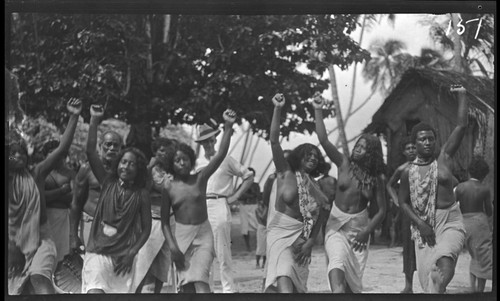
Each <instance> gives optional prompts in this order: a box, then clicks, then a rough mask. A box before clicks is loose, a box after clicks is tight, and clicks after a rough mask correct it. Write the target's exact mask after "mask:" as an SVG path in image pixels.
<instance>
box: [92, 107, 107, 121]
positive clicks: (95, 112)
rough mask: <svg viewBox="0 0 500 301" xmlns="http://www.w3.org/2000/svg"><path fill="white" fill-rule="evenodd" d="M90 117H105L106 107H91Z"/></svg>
mask: <svg viewBox="0 0 500 301" xmlns="http://www.w3.org/2000/svg"><path fill="white" fill-rule="evenodd" d="M90 116H92V117H96V118H101V117H102V116H104V107H103V106H102V105H91V106H90Z"/></svg>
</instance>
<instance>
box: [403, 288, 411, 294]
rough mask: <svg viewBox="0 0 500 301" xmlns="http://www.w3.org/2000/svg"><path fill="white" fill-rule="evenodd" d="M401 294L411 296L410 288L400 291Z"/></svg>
mask: <svg viewBox="0 0 500 301" xmlns="http://www.w3.org/2000/svg"><path fill="white" fill-rule="evenodd" d="M401 294H413V290H412V288H411V287H405V288H404V289H403V290H402V291H401Z"/></svg>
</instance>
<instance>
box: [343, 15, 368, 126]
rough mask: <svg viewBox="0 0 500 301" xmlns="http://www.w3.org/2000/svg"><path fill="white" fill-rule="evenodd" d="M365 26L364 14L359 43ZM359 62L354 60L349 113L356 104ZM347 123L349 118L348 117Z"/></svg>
mask: <svg viewBox="0 0 500 301" xmlns="http://www.w3.org/2000/svg"><path fill="white" fill-rule="evenodd" d="M365 26H366V15H363V24H362V25H361V34H360V35H359V41H358V44H359V45H361V42H362V41H363V35H364V33H365ZM357 66H358V62H354V71H353V74H352V84H351V99H350V100H349V109H347V115H349V114H350V113H351V110H352V106H353V104H354V95H355V94H356V78H357V71H358V68H357ZM346 123H347V118H346Z"/></svg>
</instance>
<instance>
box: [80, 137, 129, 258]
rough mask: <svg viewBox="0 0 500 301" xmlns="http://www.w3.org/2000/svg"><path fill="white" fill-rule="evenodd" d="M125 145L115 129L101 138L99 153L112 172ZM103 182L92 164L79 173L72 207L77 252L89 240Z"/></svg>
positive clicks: (82, 167) (81, 250) (106, 167)
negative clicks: (95, 173) (114, 163)
mask: <svg viewBox="0 0 500 301" xmlns="http://www.w3.org/2000/svg"><path fill="white" fill-rule="evenodd" d="M122 147H123V138H122V136H120V134H118V133H117V132H115V131H111V130H109V131H106V132H104V133H103V134H102V135H101V139H100V141H99V155H100V159H101V162H102V163H103V165H104V168H105V169H106V171H107V172H108V173H112V171H111V169H112V165H113V161H115V160H116V159H117V156H118V153H119V152H120V150H121V149H122ZM100 193H101V185H100V184H99V181H97V179H96V177H95V175H94V173H93V172H92V169H91V168H90V164H89V163H88V162H87V163H85V164H83V165H82V166H81V167H80V169H79V170H78V173H77V174H76V177H75V187H74V189H73V202H72V204H71V209H70V223H71V229H70V231H71V232H70V235H71V238H72V239H71V248H72V249H73V250H76V252H77V253H83V251H84V250H85V246H86V245H87V244H88V240H89V235H90V228H91V227H92V221H93V220H94V215H95V210H96V207H97V202H98V200H99V195H100Z"/></svg>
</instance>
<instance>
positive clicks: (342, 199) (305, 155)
mask: <svg viewBox="0 0 500 301" xmlns="http://www.w3.org/2000/svg"><path fill="white" fill-rule="evenodd" d="M450 91H451V92H452V93H456V95H457V100H458V112H457V126H456V127H455V129H454V130H453V131H452V133H451V135H450V137H449V138H448V139H447V141H446V142H445V143H444V145H443V146H442V148H441V150H440V152H439V153H438V154H436V152H435V148H436V132H435V130H434V129H433V128H432V127H431V126H430V125H428V124H425V123H420V124H418V125H416V126H415V127H413V129H412V133H411V142H412V143H414V145H415V147H416V158H415V159H414V160H413V161H412V162H410V163H408V164H405V166H403V167H401V168H400V169H399V171H398V177H400V188H399V191H398V194H397V198H396V196H395V193H394V192H392V194H393V197H394V198H395V199H396V202H398V203H399V205H400V206H401V208H402V210H403V213H404V215H405V216H406V217H407V218H408V219H409V221H410V226H409V228H410V231H411V234H410V236H411V239H412V240H413V241H414V242H415V243H414V245H415V246H414V251H415V258H416V266H417V272H418V277H419V281H420V284H421V286H422V288H423V290H424V292H428V293H444V292H445V291H446V287H447V285H448V284H449V283H450V281H451V279H452V278H453V275H454V273H455V265H456V261H457V259H458V255H459V253H460V252H461V250H462V248H463V246H464V243H465V242H466V234H465V233H466V231H465V227H464V222H463V218H462V214H461V211H460V204H459V203H458V202H457V201H456V200H457V198H458V199H459V200H460V199H461V200H462V202H463V203H467V202H468V201H467V197H464V193H463V192H461V187H458V188H457V197H455V194H454V192H453V187H454V186H453V178H454V177H453V175H452V173H451V170H452V157H453V155H454V154H455V153H456V151H457V149H458V147H459V146H460V143H461V141H462V139H463V137H464V135H465V131H466V129H467V126H468V120H467V110H468V105H467V99H466V97H465V89H464V88H463V87H461V86H452V87H451V88H450ZM273 103H274V105H275V109H274V113H273V121H272V124H271V132H270V140H271V148H272V152H273V161H274V163H275V166H276V169H277V173H276V188H275V189H276V198H275V204H272V203H270V205H269V212H270V214H269V216H268V233H267V235H268V237H267V256H268V266H267V272H266V280H265V285H264V287H265V291H266V292H270V291H273V290H275V291H278V292H285V293H293V292H306V291H307V287H306V283H307V277H308V264H309V262H310V256H311V249H312V245H313V243H314V240H315V236H316V235H317V234H318V232H319V229H318V228H319V226H320V225H321V224H322V223H323V222H322V220H323V219H324V218H325V217H324V216H323V214H322V212H325V211H326V212H328V209H329V208H328V207H327V206H326V204H327V202H326V201H325V196H324V195H323V196H322V195H321V193H320V192H319V189H318V187H316V185H315V183H314V181H312V180H311V176H312V177H314V176H317V175H318V174H319V173H321V169H322V168H323V167H322V166H323V164H324V159H323V158H322V156H321V153H320V151H319V149H317V148H316V147H315V146H313V145H310V144H303V145H301V146H299V147H297V148H296V149H295V150H294V151H292V153H291V155H289V156H288V157H287V158H286V159H285V156H284V153H283V150H282V149H281V145H280V144H279V139H278V138H279V119H280V113H281V108H282V107H283V105H284V104H285V101H284V97H283V95H281V94H278V95H276V96H275V97H274V98H273ZM313 106H314V108H315V122H316V134H317V135H318V139H319V141H320V144H321V146H322V147H323V149H324V150H325V153H326V155H327V156H328V157H329V158H330V159H331V161H332V162H333V163H334V164H335V165H336V166H337V168H338V183H337V188H336V195H335V201H334V203H333V204H332V208H331V209H330V215H329V216H328V217H327V218H328V221H327V224H326V230H325V252H326V256H327V260H328V269H327V270H328V280H329V285H330V289H331V290H332V292H334V293H342V292H355V293H359V292H361V291H362V276H363V272H364V268H365V264H366V259H367V256H368V245H369V237H370V233H372V232H373V230H374V229H375V227H376V226H377V224H378V223H380V222H381V220H382V219H383V217H384V214H385V211H386V210H385V196H384V193H385V189H386V186H385V179H384V176H383V174H384V172H383V161H382V152H381V146H380V141H378V139H377V138H375V137H373V136H370V135H362V136H361V137H360V138H359V139H358V141H357V142H356V145H355V146H354V150H353V153H352V155H351V157H347V156H346V155H344V154H342V153H340V152H339V151H338V150H337V148H336V147H335V146H334V145H333V144H332V143H331V142H330V141H328V138H327V134H326V130H325V126H324V123H323V116H322V108H323V100H322V99H319V98H318V99H315V100H314V101H313ZM483 177H484V175H483ZM464 185H465V184H464ZM469 185H470V184H469ZM390 186H391V185H390ZM388 188H389V187H388ZM478 190H479V188H478ZM486 190H487V189H486ZM483 194H484V193H483ZM468 198H469V200H470V199H471V198H470V193H469V197H468ZM484 199H485V198H484V195H483V196H481V198H479V199H478V200H479V201H477V202H475V203H479V204H480V205H477V207H476V208H475V209H478V208H482V206H483V202H487V201H485V200H484ZM369 201H376V202H377V205H378V212H377V213H376V214H375V215H374V216H373V218H372V219H369V218H368V212H367V205H368V202H369ZM469 202H473V201H469ZM464 206H466V207H467V205H464ZM466 207H463V208H466ZM469 207H470V206H469ZM320 208H325V209H326V210H319V209H320ZM464 210H468V209H464ZM468 211H469V210H468ZM483 224H484V223H483ZM476 228H477V226H476ZM467 239H468V240H471V236H470V235H469V236H468V238H467ZM475 244H476V248H477V245H479V242H475ZM405 249H406V250H407V251H409V250H410V249H412V248H411V246H407V247H406V248H405ZM485 249H487V248H485ZM490 250H491V249H490ZM490 252H491V251H490ZM405 253H407V252H405ZM475 253H480V252H477V251H476V252H475ZM483 253H486V252H483ZM471 254H472V253H471ZM405 255H406V254H405ZM410 256H411V255H410ZM483 256H484V257H487V255H485V254H483ZM474 257H476V255H473V260H477V259H475V258H474ZM490 269H491V265H490ZM413 271H414V269H413V268H412V267H408V268H406V267H405V274H407V275H408V276H407V284H408V283H411V280H412V279H411V278H412V274H413ZM477 273H478V272H476V274H472V269H471V284H472V286H473V287H478V290H481V289H484V278H483V277H484V276H480V277H478V276H477ZM410 275H411V277H410ZM488 276H489V275H488ZM489 277H491V276H489ZM405 292H410V289H409V286H407V287H406V288H405Z"/></svg>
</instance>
